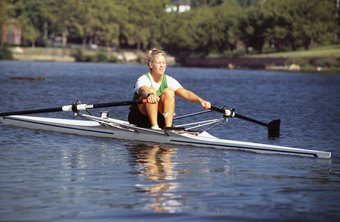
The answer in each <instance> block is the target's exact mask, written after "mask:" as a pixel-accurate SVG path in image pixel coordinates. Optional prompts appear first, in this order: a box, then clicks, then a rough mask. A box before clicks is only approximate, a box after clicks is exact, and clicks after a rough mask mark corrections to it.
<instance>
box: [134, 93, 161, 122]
mask: <svg viewBox="0 0 340 222" xmlns="http://www.w3.org/2000/svg"><path fill="white" fill-rule="evenodd" d="M150 92H151V93H154V94H155V95H156V94H157V91H156V89H155V88H153V87H150ZM138 108H139V110H140V112H141V113H142V114H143V115H145V116H148V117H149V120H150V125H151V127H152V126H157V125H158V123H157V116H158V103H145V104H139V105H138Z"/></svg>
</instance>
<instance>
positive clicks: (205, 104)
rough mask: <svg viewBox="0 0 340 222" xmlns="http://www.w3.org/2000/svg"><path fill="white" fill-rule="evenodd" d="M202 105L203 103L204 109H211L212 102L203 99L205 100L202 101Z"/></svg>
mask: <svg viewBox="0 0 340 222" xmlns="http://www.w3.org/2000/svg"><path fill="white" fill-rule="evenodd" d="M201 105H202V107H203V108H204V109H210V108H211V103H210V102H209V101H205V100H203V101H202V102H201Z"/></svg>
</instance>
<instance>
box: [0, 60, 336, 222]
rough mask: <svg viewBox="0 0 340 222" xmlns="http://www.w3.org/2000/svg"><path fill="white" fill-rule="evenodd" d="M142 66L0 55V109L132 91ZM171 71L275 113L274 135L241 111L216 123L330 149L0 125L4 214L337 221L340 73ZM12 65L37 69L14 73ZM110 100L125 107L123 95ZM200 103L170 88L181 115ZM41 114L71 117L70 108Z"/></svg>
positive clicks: (97, 99) (239, 136)
mask: <svg viewBox="0 0 340 222" xmlns="http://www.w3.org/2000/svg"><path fill="white" fill-rule="evenodd" d="M145 71H146V67H145V66H144V65H131V64H83V63H47V62H46V63H38V62H6V61H1V62H0V86H1V87H0V95H1V97H0V103H1V107H0V112H5V111H14V110H24V109H32V108H49V107H59V106H62V105H66V104H70V103H72V102H74V101H76V100H80V101H82V102H84V103H102V102H111V101H121V100H130V99H131V98H132V93H131V91H132V87H133V84H134V81H135V80H136V78H137V77H138V76H139V75H141V74H142V73H144V72H145ZM168 73H169V74H171V75H172V76H174V77H175V78H177V79H178V80H179V81H180V82H181V83H182V85H183V86H185V87H186V88H188V89H192V90H194V91H195V92H196V93H197V94H199V95H201V96H202V97H204V98H207V99H209V100H210V101H211V102H212V103H213V104H215V105H221V106H223V105H226V106H228V107H233V108H236V111H237V112H239V113H240V114H243V115H245V116H249V117H252V118H255V119H258V120H261V121H270V120H272V119H276V118H280V119H281V121H282V123H281V124H282V125H281V128H282V129H281V137H280V138H278V139H268V138H267V137H266V129H265V128H263V127H261V126H258V125H255V124H252V123H248V122H245V121H242V120H238V119H231V120H229V122H228V123H226V124H223V125H220V126H218V127H216V128H213V129H212V130H211V131H210V132H211V133H212V134H214V135H216V136H218V137H222V138H230V139H235V140H242V141H253V142H261V143H269V144H277V145H287V146H294V147H301V148H307V149H318V150H325V151H331V152H332V154H333V157H332V159H331V160H322V159H313V158H303V157H293V156H282V155H261V154H253V153H247V152H238V151H222V150H214V149H205V148H194V147H188V146H170V145H163V144H161V145H155V144H142V143H139V142H135V141H122V140H112V139H101V138H92V137H81V136H75V135H64V134H59V133H52V132H43V131H34V130H29V129H23V128H15V127H8V126H3V125H0V221H85V220H93V221H174V220H179V221H339V219H340V213H339V212H340V195H339V192H338V190H339V188H340V186H339V185H340V170H339V169H340V167H339V166H340V161H339V155H340V151H339V148H340V137H339V131H340V126H339V123H340V117H339V116H340V115H339V114H340V111H339V110H340V75H339V74H320V73H301V72H300V73H299V72H289V73H287V72H272V71H245V70H239V71H232V70H224V69H196V68H179V67H169V68H168ZM16 76H44V77H45V80H43V81H27V80H15V79H12V78H11V77H16ZM107 110H109V111H110V113H111V116H114V117H117V118H119V119H126V118H127V107H115V108H109V109H107ZM199 110H200V107H199V106H198V105H193V104H190V103H187V102H185V101H183V100H181V99H178V100H177V108H176V113H177V114H178V115H181V114H186V113H190V112H195V111H199ZM100 111H102V110H93V111H91V112H92V113H93V114H97V113H99V112H100ZM209 115H213V117H216V115H215V116H214V114H209ZM209 115H208V117H209ZM44 116H51V117H63V118H72V114H70V113H49V114H44ZM202 117H203V116H202ZM202 117H194V118H193V120H199V119H200V118H202Z"/></svg>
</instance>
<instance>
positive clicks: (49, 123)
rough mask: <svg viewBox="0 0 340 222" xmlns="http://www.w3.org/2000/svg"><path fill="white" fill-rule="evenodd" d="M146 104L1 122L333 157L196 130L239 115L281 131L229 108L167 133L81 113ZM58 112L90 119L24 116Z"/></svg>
mask: <svg viewBox="0 0 340 222" xmlns="http://www.w3.org/2000/svg"><path fill="white" fill-rule="evenodd" d="M142 102H145V101H127V102H118V103H103V104H94V105H87V104H77V103H76V104H73V105H68V106H63V107H60V108H51V109H40V110H27V111H19V112H9V113H0V121H1V122H2V123H3V124H4V125H11V126H19V127H26V128H31V129H37V130H47V131H55V132H61V133H69V134H77V135H83V136H96V137H108V138H115V139H124V140H136V141H145V142H154V143H163V144H181V145H192V146H198V147H208V148H218V149H226V150H242V151H251V152H256V153H266V154H287V155H299V156H308V157H318V158H331V153H330V152H325V151H318V150H307V149H300V148H292V147H285V146H276V145H268V144H260V143H250V142H242V141H235V140H227V139H220V138H217V137H215V136H212V135H211V134H209V133H208V132H206V131H199V130H194V129H195V128H198V127H201V126H207V125H216V124H219V123H221V122H224V121H225V120H226V119H227V118H229V117H235V116H236V115H237V116H238V117H239V118H241V119H246V120H248V121H251V122H257V123H258V124H260V125H265V126H267V127H268V131H273V125H275V126H274V130H278V128H279V126H277V125H279V122H277V121H278V120H276V121H272V123H269V124H265V123H262V122H260V121H257V120H253V119H250V118H248V117H244V116H241V115H239V114H236V113H235V112H234V110H230V109H226V108H217V107H213V108H212V110H214V111H218V112H223V113H224V114H223V117H222V118H221V119H212V120H206V121H200V122H196V123H189V124H184V125H179V126H176V127H173V128H166V129H163V130H153V129H146V128H141V127H137V126H135V125H132V124H129V123H128V122H126V121H122V120H117V119H114V118H109V117H108V116H107V113H106V112H104V113H103V115H101V116H100V117H97V116H93V115H89V114H83V113H80V112H79V111H81V110H87V109H91V108H102V107H108V106H117V105H130V104H133V103H142ZM56 111H73V112H75V113H76V114H77V116H79V117H82V118H84V119H86V120H71V119H60V118H46V117H36V116H26V115H22V114H28V113H41V112H56ZM204 112H205V111H203V112H199V113H194V114H189V115H185V116H182V117H187V116H192V115H197V114H201V113H204ZM177 118H181V117H177ZM275 127H276V128H275ZM277 127H278V128H277ZM269 134H270V133H269ZM276 134H278V132H276Z"/></svg>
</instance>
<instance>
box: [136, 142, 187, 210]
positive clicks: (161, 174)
mask: <svg viewBox="0 0 340 222" xmlns="http://www.w3.org/2000/svg"><path fill="white" fill-rule="evenodd" d="M132 152H133V153H132V155H133V156H134V159H135V165H136V166H137V169H138V172H139V175H140V183H138V184H136V187H137V192H143V193H145V194H146V195H145V196H144V197H143V203H144V204H145V205H144V207H143V208H146V209H148V210H152V211H154V212H159V213H163V212H166V213H174V212H181V211H182V205H183V204H182V203H181V202H180V201H179V200H180V199H182V196H181V195H179V194H177V193H176V190H177V188H178V185H179V184H178V183H176V182H173V181H175V180H176V178H177V175H178V172H177V171H176V169H175V163H174V162H173V157H174V156H176V155H175V154H176V153H177V149H175V148H172V147H169V146H163V145H145V144H140V145H136V146H134V147H133V149H132Z"/></svg>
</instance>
